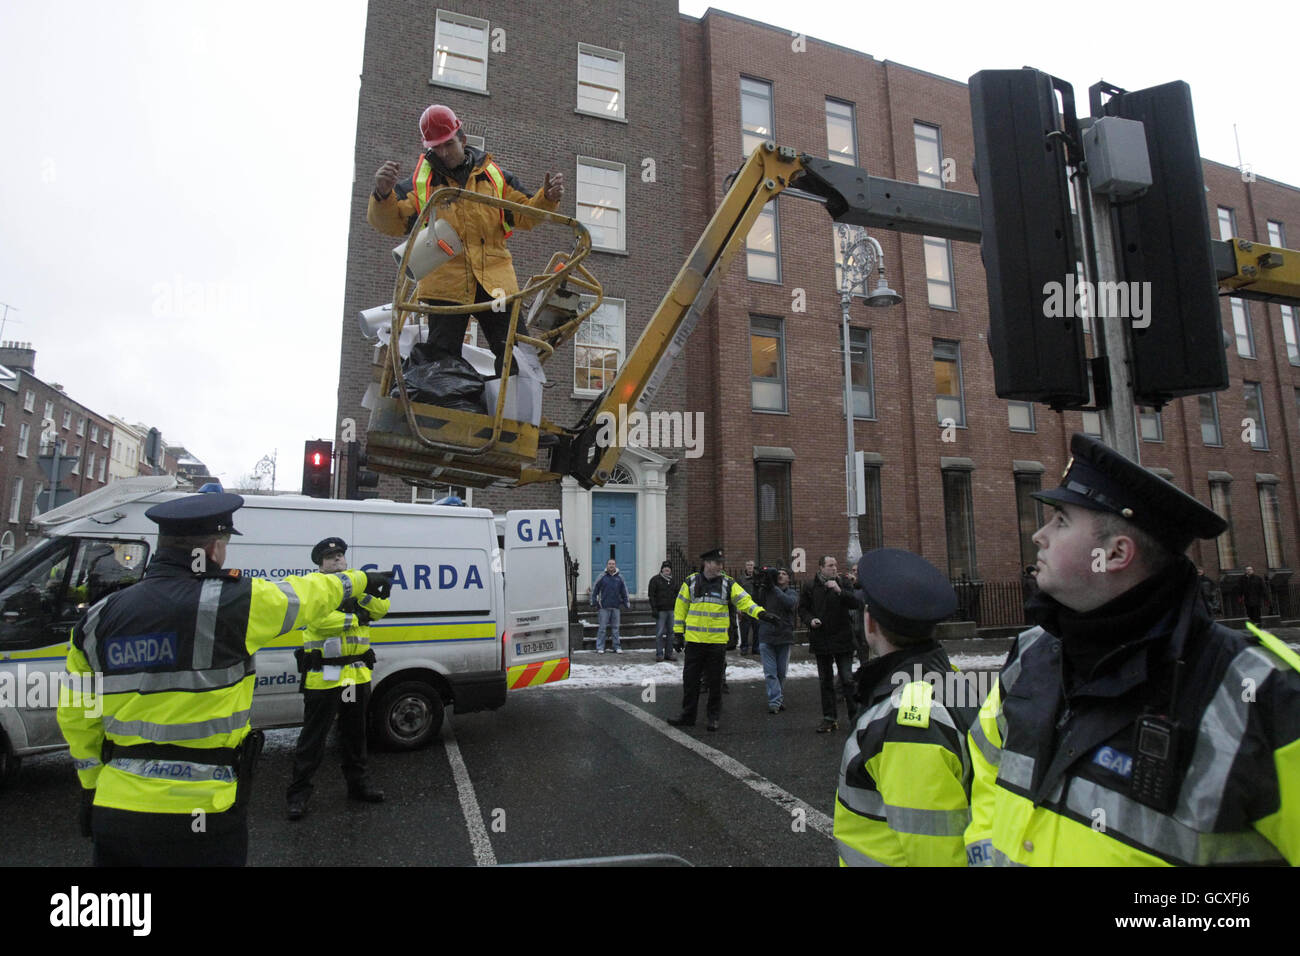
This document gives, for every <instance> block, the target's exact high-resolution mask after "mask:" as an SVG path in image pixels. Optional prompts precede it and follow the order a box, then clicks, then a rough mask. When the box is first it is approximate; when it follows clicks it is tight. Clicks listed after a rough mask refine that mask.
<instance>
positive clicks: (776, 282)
mask: <svg viewBox="0 0 1300 956" xmlns="http://www.w3.org/2000/svg"><path fill="white" fill-rule="evenodd" d="M745 278H746V279H747V280H749V281H750V282H761V283H762V284H763V285H775V286H780V285H784V284H785V283H783V282H782V281H781V280H780V279H755V278H754V277H753V276H751V275H746V276H745Z"/></svg>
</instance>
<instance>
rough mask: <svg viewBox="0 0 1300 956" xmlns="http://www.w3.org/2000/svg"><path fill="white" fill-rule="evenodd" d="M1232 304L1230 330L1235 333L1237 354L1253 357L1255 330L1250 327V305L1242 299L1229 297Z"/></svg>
mask: <svg viewBox="0 0 1300 956" xmlns="http://www.w3.org/2000/svg"><path fill="white" fill-rule="evenodd" d="M1228 302H1229V303H1231V305H1232V330H1233V331H1234V332H1236V333H1237V354H1238V355H1240V356H1241V357H1242V358H1252V359H1253V358H1254V357H1255V330H1254V329H1253V328H1251V321H1250V307H1249V306H1247V305H1246V302H1245V300H1244V299H1229V300H1228Z"/></svg>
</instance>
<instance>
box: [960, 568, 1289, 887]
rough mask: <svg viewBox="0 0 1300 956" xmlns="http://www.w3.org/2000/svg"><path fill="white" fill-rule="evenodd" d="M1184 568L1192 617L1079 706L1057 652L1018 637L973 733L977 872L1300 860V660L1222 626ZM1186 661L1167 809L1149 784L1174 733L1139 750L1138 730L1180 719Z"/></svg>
mask: <svg viewBox="0 0 1300 956" xmlns="http://www.w3.org/2000/svg"><path fill="white" fill-rule="evenodd" d="M1188 573H1189V577H1188V581H1187V587H1186V589H1185V591H1184V592H1183V598H1182V602H1181V606H1180V607H1176V608H1172V609H1171V610H1170V613H1169V614H1167V615H1166V616H1165V618H1164V619H1163V620H1162V621H1161V622H1160V623H1159V624H1158V625H1157V626H1156V627H1155V628H1154V629H1153V631H1151V632H1148V634H1146V635H1139V636H1138V640H1137V641H1134V642H1130V644H1128V645H1125V647H1127V648H1130V649H1135V652H1130V653H1127V654H1125V653H1123V652H1121V653H1119V654H1118V655H1117V657H1116V661H1117V663H1116V665H1115V666H1113V667H1111V668H1109V669H1105V668H1099V670H1102V671H1103V672H1102V673H1101V675H1100V676H1096V672H1094V677H1093V679H1090V680H1089V681H1088V683H1087V684H1085V685H1084V686H1082V687H1079V688H1076V689H1075V692H1074V694H1073V695H1072V696H1067V695H1066V694H1065V693H1064V691H1063V688H1062V679H1061V656H1062V644H1061V641H1060V640H1059V639H1058V638H1057V637H1055V636H1054V635H1052V634H1051V633H1048V632H1047V631H1045V630H1044V629H1043V628H1042V627H1035V628H1033V629H1031V630H1028V631H1025V632H1024V633H1023V634H1021V635H1020V637H1019V639H1018V640H1017V642H1016V646H1015V648H1014V649H1013V650H1012V653H1011V655H1010V657H1009V659H1008V662H1007V664H1006V666H1005V667H1004V668H1003V670H1002V673H1001V675H1000V677H999V679H998V683H997V686H996V687H994V688H993V690H992V691H991V692H990V693H989V696H988V699H987V700H986V701H985V703H984V706H983V707H982V708H981V710H980V714H979V719H978V721H977V722H976V723H975V724H973V725H972V726H971V729H970V737H969V739H970V754H971V761H972V764H973V767H974V782H973V785H972V792H971V824H970V827H969V828H968V829H967V831H966V845H967V857H968V860H969V862H970V863H971V864H982V865H1028V866H1050V865H1072V866H1155V865H1176V864H1190V865H1206V864H1245V863H1274V864H1280V863H1284V862H1289V863H1291V864H1292V865H1295V864H1296V863H1298V862H1300V671H1298V670H1297V668H1300V659H1297V658H1296V655H1295V654H1294V652H1292V651H1290V649H1289V648H1287V647H1286V645H1284V644H1282V643H1281V642H1280V641H1278V640H1277V639H1276V638H1275V637H1273V636H1272V635H1270V634H1266V633H1265V632H1263V631H1258V630H1256V629H1254V628H1252V630H1251V633H1248V634H1243V633H1241V632H1238V631H1233V630H1230V629H1228V628H1226V627H1223V626H1222V625H1219V624H1216V623H1214V622H1213V621H1211V619H1210V618H1209V616H1208V615H1207V614H1206V612H1205V610H1204V606H1203V603H1202V602H1201V600H1200V597H1199V590H1198V588H1197V586H1196V582H1195V573H1194V572H1193V571H1191V570H1190V567H1189V568H1188ZM1139 645H1144V646H1139ZM1179 660H1181V661H1182V662H1183V667H1182V676H1181V678H1180V680H1179V690H1178V692H1177V694H1176V697H1177V700H1176V702H1175V704H1174V707H1173V708H1172V709H1173V713H1172V714H1170V715H1168V716H1171V717H1172V718H1174V719H1175V720H1176V722H1177V724H1178V725H1179V727H1180V728H1181V730H1180V731H1179V733H1178V735H1177V738H1176V741H1175V745H1174V748H1171V749H1173V750H1175V751H1176V752H1174V753H1173V760H1172V763H1170V764H1169V765H1168V767H1167V772H1168V773H1169V774H1170V775H1171V776H1170V777H1169V778H1168V779H1169V788H1168V791H1169V793H1170V794H1171V798H1170V806H1169V808H1168V809H1160V808H1157V807H1155V806H1152V805H1150V804H1151V802H1152V801H1151V799H1150V797H1149V796H1148V794H1149V793H1150V789H1149V787H1143V786H1141V785H1140V782H1141V781H1142V780H1143V778H1144V777H1145V778H1146V779H1148V780H1149V779H1151V777H1150V776H1149V775H1147V774H1146V773H1145V771H1146V770H1147V769H1148V768H1153V767H1159V766H1161V765H1162V764H1161V762H1160V761H1156V762H1154V763H1153V762H1152V761H1151V759H1150V757H1151V756H1158V755H1159V753H1160V752H1161V751H1162V750H1164V748H1163V747H1161V746H1155V745H1156V744H1159V743H1160V742H1161V741H1160V738H1161V736H1162V735H1161V734H1151V733H1150V732H1149V731H1148V732H1147V733H1145V734H1144V735H1143V736H1144V738H1145V739H1144V740H1139V735H1138V729H1139V721H1142V720H1147V721H1149V720H1150V719H1151V716H1150V715H1152V714H1154V715H1162V714H1165V713H1166V711H1168V710H1169V709H1170V708H1169V698H1170V691H1171V689H1172V683H1171V681H1172V672H1173V670H1174V669H1175V662H1177V661H1179ZM1103 664H1104V662H1103ZM1144 714H1146V716H1145V717H1144ZM1179 742H1180V743H1181V746H1179ZM1139 747H1141V748H1142V749H1141V750H1139ZM1143 752H1145V753H1146V754H1147V755H1149V756H1148V757H1146V758H1143ZM1139 758H1142V759H1144V760H1145V763H1144V766H1139V765H1138V760H1139ZM1144 798H1145V799H1144Z"/></svg>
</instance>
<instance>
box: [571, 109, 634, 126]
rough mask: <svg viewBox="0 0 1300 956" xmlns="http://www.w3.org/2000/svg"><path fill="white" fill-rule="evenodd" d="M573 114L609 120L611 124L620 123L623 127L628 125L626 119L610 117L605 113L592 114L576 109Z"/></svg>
mask: <svg viewBox="0 0 1300 956" xmlns="http://www.w3.org/2000/svg"><path fill="white" fill-rule="evenodd" d="M573 112H575V113H577V114H578V115H579V116H590V117H592V118H594V119H603V120H609V121H610V122H611V123H622V124H624V125H627V123H628V121H627V118H626V117H624V116H610V115H609V114H607V113H593V112H592V111H591V110H580V109H577V108H576V107H575V108H574V110H573Z"/></svg>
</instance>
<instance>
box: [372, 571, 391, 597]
mask: <svg viewBox="0 0 1300 956" xmlns="http://www.w3.org/2000/svg"><path fill="white" fill-rule="evenodd" d="M366 593H367V594H369V595H370V596H371V597H377V598H385V599H386V598H387V597H388V595H390V594H392V593H393V575H392V574H391V573H390V572H388V571H367V572H366Z"/></svg>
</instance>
